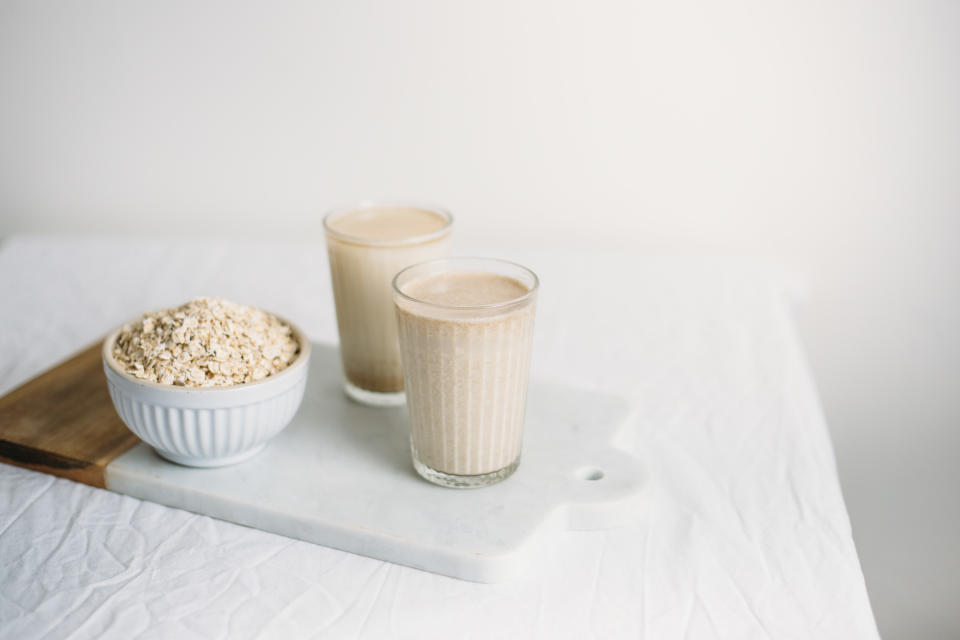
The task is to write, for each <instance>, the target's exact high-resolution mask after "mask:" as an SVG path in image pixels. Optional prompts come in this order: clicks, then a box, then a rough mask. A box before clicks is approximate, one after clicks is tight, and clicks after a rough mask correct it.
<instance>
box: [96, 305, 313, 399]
mask: <svg viewBox="0 0 960 640" xmlns="http://www.w3.org/2000/svg"><path fill="white" fill-rule="evenodd" d="M299 352H300V349H299V346H298V344H297V341H296V339H295V338H294V337H293V330H292V329H291V328H290V326H289V325H287V324H284V323H283V322H282V321H281V320H279V319H278V318H277V317H275V316H273V315H270V314H269V313H266V312H265V311H261V310H260V309H255V308H253V307H247V306H244V305H241V304H236V303H234V302H230V301H228V300H223V299H221V298H196V299H194V300H192V301H190V302H188V303H187V304H185V305H183V306H180V307H177V308H176V309H166V310H164V311H157V312H154V313H147V314H145V315H144V316H143V317H142V318H141V319H140V320H138V321H136V322H132V323H129V324H126V325H124V327H123V329H122V330H121V331H120V334H119V335H118V336H117V341H116V344H115V345H114V348H113V356H114V358H115V359H116V360H117V362H118V363H119V364H120V366H121V367H123V369H124V370H125V371H126V372H127V373H130V374H132V375H134V376H136V377H137V378H140V379H142V380H147V381H149V382H159V383H161V384H170V385H177V386H184V387H224V386H229V385H235V384H243V383H245V382H255V381H257V380H262V379H263V378H266V377H267V376H269V375H272V374H274V373H278V372H280V371H283V370H284V369H286V368H287V366H288V365H289V364H290V363H291V362H292V361H293V359H294V358H295V357H296V356H297V354H298V353H299Z"/></svg>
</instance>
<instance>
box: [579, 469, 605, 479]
mask: <svg viewBox="0 0 960 640" xmlns="http://www.w3.org/2000/svg"><path fill="white" fill-rule="evenodd" d="M577 477H578V478H580V479H581V480H590V481H595V480H603V469H597V468H596V467H584V468H582V469H580V470H579V471H577Z"/></svg>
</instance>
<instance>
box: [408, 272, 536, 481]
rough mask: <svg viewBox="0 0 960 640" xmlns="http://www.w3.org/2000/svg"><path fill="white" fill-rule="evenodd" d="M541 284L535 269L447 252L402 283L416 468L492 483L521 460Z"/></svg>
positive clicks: (438, 477) (440, 477)
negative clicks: (449, 254) (528, 381)
mask: <svg viewBox="0 0 960 640" xmlns="http://www.w3.org/2000/svg"><path fill="white" fill-rule="evenodd" d="M538 288H539V281H538V279H537V276H536V274H534V273H533V272H532V271H531V270H529V269H527V268H526V267H523V266H520V265H518V264H514V263H512V262H507V261H504V260H496V259H488V258H447V259H439V260H432V261H429V262H425V263H422V264H417V265H414V266H412V267H409V268H407V269H404V270H403V271H401V272H400V273H398V274H397V276H396V278H394V280H393V299H394V303H395V305H396V311H397V321H398V326H399V338H400V351H401V354H402V359H403V370H404V378H405V383H406V390H407V407H408V410H409V415H410V427H411V430H410V445H411V450H412V454H413V465H414V468H416V470H417V472H418V473H419V474H420V475H421V476H423V477H424V478H426V479H427V480H429V481H431V482H433V483H435V484H439V485H442V486H446V487H462V488H466V487H484V486H487V485H491V484H494V483H496V482H500V481H501V480H503V479H505V478H507V477H509V476H510V475H511V474H512V473H513V472H514V471H515V470H516V469H517V466H518V465H519V464H520V450H521V446H522V441H523V421H524V412H525V409H526V399H527V379H528V377H529V372H530V354H531V348H532V343H533V320H534V314H535V311H536V298H537V293H538Z"/></svg>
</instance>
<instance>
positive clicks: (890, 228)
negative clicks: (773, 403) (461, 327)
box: [0, 0, 960, 638]
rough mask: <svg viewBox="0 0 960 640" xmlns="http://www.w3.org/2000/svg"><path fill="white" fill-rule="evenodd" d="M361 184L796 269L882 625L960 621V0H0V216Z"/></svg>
mask: <svg viewBox="0 0 960 640" xmlns="http://www.w3.org/2000/svg"><path fill="white" fill-rule="evenodd" d="M380 194H384V195H399V196H417V197H421V198H428V199H431V200H434V201H439V202H442V203H444V204H446V205H447V206H449V207H450V208H451V209H453V210H454V211H455V212H456V214H458V223H459V225H460V226H459V231H458V234H461V235H464V236H466V235H470V236H473V237H474V238H482V237H485V238H488V239H490V240H491V241H498V242H506V241H507V235H508V234H510V235H511V236H512V237H513V238H514V240H516V239H518V238H519V239H520V240H525V241H531V242H536V241H545V242H551V243H555V244H570V245H574V244H581V243H591V244H595V245H599V246H610V247H620V248H631V249H635V250H636V251H663V250H667V251H690V252H705V251H710V252H723V253H738V254H743V253H747V254H755V255H760V256H764V257H768V258H771V259H773V260H776V261H778V262H779V263H782V264H784V265H786V266H787V267H788V268H789V269H791V270H792V271H794V272H795V273H797V274H801V275H802V276H803V277H805V278H806V279H807V282H808V283H809V297H808V300H807V303H806V306H805V307H803V308H802V309H800V311H799V320H800V322H801V327H802V329H803V333H804V337H805V340H806V343H807V346H808V350H809V352H810V354H811V358H812V361H813V365H814V370H815V373H816V375H817V378H818V381H819V384H820V386H821V390H822V395H823V399H824V403H825V406H826V411H827V415H828V419H829V420H830V423H831V428H832V430H833V435H834V440H835V443H836V447H837V453H838V458H839V463H840V471H841V477H842V480H843V485H844V491H845V494H846V497H847V501H848V506H849V510H850V512H851V517H852V520H853V525H854V533H855V538H856V541H857V545H858V548H859V551H860V555H861V559H862V561H863V564H864V570H865V573H866V576H867V582H868V587H869V590H870V593H871V597H872V599H873V602H874V606H875V610H876V614H877V617H878V621H879V624H880V627H881V631H882V632H884V634H885V636H886V637H887V638H901V637H902V638H907V637H909V638H940V637H947V636H948V635H956V634H957V633H960V631H958V630H960V614H958V612H957V610H956V599H957V596H958V594H960V580H958V575H960V548H958V542H957V541H958V539H960V500H958V497H957V492H956V488H957V487H958V486H960V470H958V465H957V462H956V460H957V452H958V451H960V435H958V427H960V400H958V396H960V394H958V391H960V388H958V383H960V341H958V340H957V338H956V331H957V328H958V327H960V252H958V249H960V3H957V2H950V1H946V0H944V1H939V2H938V1H934V0H925V1H912V2H907V1H896V0H881V1H877V2H870V3H867V2H864V3H852V2H848V1H845V0H844V1H840V2H793V3H788V4H780V3H771V2H759V1H758V2H753V3H744V2H725V3H718V2H709V1H707V0H699V1H694V2H690V1H680V2H663V3H646V2H572V1H563V2H548V1H547V0H528V1H527V2H502V1H500V2H482V3H481V2H477V3H469V4H467V3H457V2H448V1H447V2H445V1H441V0H435V1H429V2H388V1H386V0H372V1H371V0H368V1H366V2H357V1H353V2H348V1H346V0H337V1H327V2H316V3H310V2H302V3H300V2H285V3H271V2H266V1H255V2H242V3H234V2H225V1H213V2H211V1H208V2H187V1H185V0H174V1H164V2H161V1H160V0H141V1H138V2H121V1H119V0H110V1H103V0H100V1H89V2H82V3H81V2H67V1H66V0H40V1H11V0H0V236H2V235H10V234H13V233H18V232H27V231H29V232H51V231H56V232H63V231H68V232H80V231H83V232H86V231H97V232H104V231H120V232H135V233H145V232H146V233H162V234H173V235H180V234H217V235H222V234H245V235H246V234H256V235H270V236H277V237H291V238H300V237H303V236H304V231H305V230H306V232H307V233H317V234H318V235H317V236H316V239H319V232H318V230H319V226H318V215H317V214H318V211H321V210H323V209H324V208H326V207H327V206H329V205H332V204H335V203H341V202H343V201H350V200H353V199H357V198H361V197H366V196H370V195H380ZM545 227H546V228H549V230H550V231H549V234H548V235H546V236H544V235H543V234H542V233H541V232H542V230H543V229H544V228H545ZM0 304H2V303H0Z"/></svg>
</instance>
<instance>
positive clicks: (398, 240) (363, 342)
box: [323, 202, 453, 406]
mask: <svg viewBox="0 0 960 640" xmlns="http://www.w3.org/2000/svg"><path fill="white" fill-rule="evenodd" d="M452 223H453V217H452V216H451V215H450V213H449V212H447V211H445V210H443V209H441V208H438V207H434V206H421V205H412V204H395V203H376V202H364V203H361V204H359V205H355V206H351V207H345V208H341V209H337V210H334V211H331V212H330V213H328V214H327V215H326V216H325V217H324V219H323V226H324V230H325V232H326V236H327V253H328V254H329V257H330V276H331V279H332V281H333V297H334V302H335V303H336V309H337V325H338V327H339V330H340V357H341V360H342V362H343V374H344V389H345V391H346V393H347V395H348V396H349V397H351V398H352V399H354V400H356V401H357V402H361V403H363V404H369V405H376V406H395V405H400V404H403V403H404V401H405V395H404V391H403V369H402V368H401V365H400V349H399V346H398V343H397V318H396V314H395V312H394V309H393V293H392V290H391V282H392V280H393V277H394V276H395V275H396V274H397V273H398V272H399V271H400V270H402V269H404V268H405V267H407V266H409V265H412V264H415V263H417V262H423V261H425V260H432V259H434V258H442V257H446V256H447V255H449V253H450V232H451V229H452V226H451V225H452Z"/></svg>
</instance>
